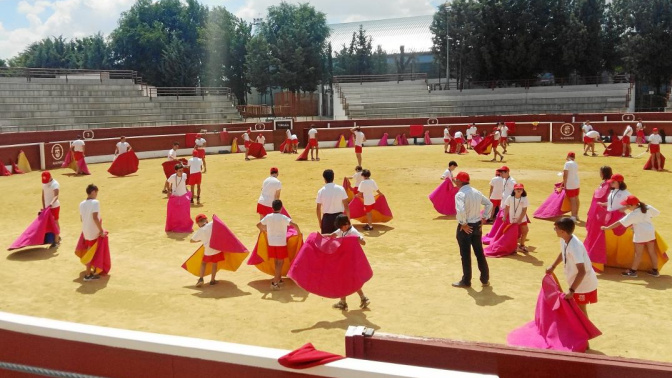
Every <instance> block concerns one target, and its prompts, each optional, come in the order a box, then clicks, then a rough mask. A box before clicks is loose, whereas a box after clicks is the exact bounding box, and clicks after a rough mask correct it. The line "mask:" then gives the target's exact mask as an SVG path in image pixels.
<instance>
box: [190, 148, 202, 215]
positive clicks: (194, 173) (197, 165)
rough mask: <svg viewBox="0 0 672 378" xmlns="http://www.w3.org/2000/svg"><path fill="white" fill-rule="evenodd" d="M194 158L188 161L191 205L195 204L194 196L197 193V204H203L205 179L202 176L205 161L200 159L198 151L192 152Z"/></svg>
mask: <svg viewBox="0 0 672 378" xmlns="http://www.w3.org/2000/svg"><path fill="white" fill-rule="evenodd" d="M192 155H193V156H192V157H191V159H189V160H188V162H187V167H188V168H189V186H191V193H192V197H191V203H194V196H193V194H194V193H196V203H197V204H199V205H200V204H201V181H202V179H203V175H202V174H201V170H202V169H203V160H202V159H201V158H200V157H198V155H199V152H198V151H197V150H194V151H193V152H192ZM194 186H195V187H196V191H195V192H194Z"/></svg>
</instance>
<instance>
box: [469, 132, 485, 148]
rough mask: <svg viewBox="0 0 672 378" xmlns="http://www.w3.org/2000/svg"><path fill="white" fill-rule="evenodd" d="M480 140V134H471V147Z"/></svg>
mask: <svg viewBox="0 0 672 378" xmlns="http://www.w3.org/2000/svg"><path fill="white" fill-rule="evenodd" d="M482 140H483V138H481V136H480V135H478V134H477V135H472V136H471V147H472V148H473V147H476V145H477V144H479V143H481V141H482Z"/></svg>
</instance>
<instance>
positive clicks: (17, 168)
mask: <svg viewBox="0 0 672 378" xmlns="http://www.w3.org/2000/svg"><path fill="white" fill-rule="evenodd" d="M9 162H10V163H12V174H14V175H22V174H23V171H22V170H20V169H19V167H17V166H16V162H15V161H14V160H13V159H10V160H9Z"/></svg>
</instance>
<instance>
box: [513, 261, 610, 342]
mask: <svg viewBox="0 0 672 378" xmlns="http://www.w3.org/2000/svg"><path fill="white" fill-rule="evenodd" d="M601 334H602V332H600V330H599V329H597V327H595V325H594V324H593V323H591V322H590V320H589V319H588V318H587V317H586V315H585V314H584V313H583V312H581V310H580V309H579V305H577V304H576V301H574V300H573V299H572V300H569V301H568V300H565V299H564V296H563V293H562V290H561V288H560V285H558V283H557V281H556V280H555V278H554V277H553V276H552V275H548V274H547V275H546V276H545V277H544V279H543V281H542V283H541V291H540V292H539V297H538V299H537V307H536V310H535V312H534V321H532V322H529V323H527V324H526V325H524V326H522V327H520V328H518V329H515V330H513V331H512V332H511V333H509V335H508V336H507V338H506V341H507V342H508V343H509V345H516V346H522V347H528V348H539V349H553V350H559V351H570V352H585V351H586V349H587V348H588V340H590V339H593V338H595V337H597V336H600V335H601Z"/></svg>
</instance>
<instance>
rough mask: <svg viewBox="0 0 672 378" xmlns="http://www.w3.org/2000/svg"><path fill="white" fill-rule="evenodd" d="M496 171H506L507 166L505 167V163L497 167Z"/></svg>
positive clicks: (507, 169)
mask: <svg viewBox="0 0 672 378" xmlns="http://www.w3.org/2000/svg"><path fill="white" fill-rule="evenodd" d="M497 171H498V172H508V171H509V167H507V166H506V165H502V166H501V167H499V168H497Z"/></svg>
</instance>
